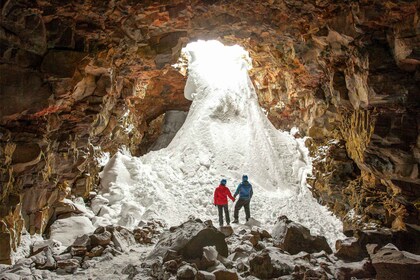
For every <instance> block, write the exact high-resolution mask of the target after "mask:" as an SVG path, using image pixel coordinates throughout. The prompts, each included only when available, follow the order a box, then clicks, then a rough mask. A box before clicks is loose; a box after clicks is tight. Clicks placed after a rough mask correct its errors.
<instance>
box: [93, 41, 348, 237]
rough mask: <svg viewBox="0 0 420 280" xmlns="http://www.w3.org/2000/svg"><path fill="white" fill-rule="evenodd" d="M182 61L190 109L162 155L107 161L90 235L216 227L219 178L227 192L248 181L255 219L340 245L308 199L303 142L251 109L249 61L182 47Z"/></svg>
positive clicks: (224, 50) (240, 52)
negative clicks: (302, 229) (148, 223)
mask: <svg viewBox="0 0 420 280" xmlns="http://www.w3.org/2000/svg"><path fill="white" fill-rule="evenodd" d="M184 51H185V53H186V55H187V56H188V58H189V68H188V69H189V76H188V80H187V84H186V87H185V96H186V98H189V99H191V100H193V103H192V105H191V108H190V111H189V113H188V116H187V118H186V120H185V122H184V124H183V126H182V127H181V128H180V130H179V131H178V133H177V134H176V136H175V137H174V138H173V140H172V142H171V143H170V144H169V146H168V147H166V148H163V149H160V150H158V151H152V152H150V153H148V154H146V155H144V156H142V157H133V156H131V155H130V154H129V153H127V152H124V151H121V152H119V153H117V154H116V155H115V156H114V157H113V158H112V159H110V161H109V162H108V163H107V165H106V166H105V168H104V171H103V172H102V174H101V178H102V190H101V192H100V195H98V196H97V197H96V198H95V199H94V200H93V201H92V210H93V211H94V212H95V214H97V215H98V216H99V217H97V218H96V219H95V220H94V226H98V225H106V224H120V225H124V226H128V227H133V226H135V225H137V224H138V222H139V221H140V220H146V219H150V218H158V219H162V220H164V221H165V222H166V223H168V224H169V225H177V224H180V223H181V222H183V221H185V220H186V219H187V218H188V216H190V215H193V216H196V217H199V218H201V219H212V220H213V221H214V222H216V220H217V214H216V212H217V211H216V208H215V207H214V206H213V192H214V189H215V187H217V186H218V184H219V182H220V180H221V179H222V178H225V179H227V186H228V187H229V188H230V190H231V191H232V192H234V191H235V189H236V186H237V185H238V183H240V180H241V177H242V175H243V174H247V175H248V176H249V181H250V183H251V184H252V185H253V187H254V197H253V198H252V201H251V216H252V217H253V218H255V219H257V220H258V221H260V222H262V223H264V224H267V225H270V224H273V223H274V222H275V221H276V218H277V217H279V216H280V215H286V216H287V217H289V218H290V219H291V220H294V221H296V222H298V223H301V224H303V225H305V226H306V227H308V228H310V229H311V232H312V233H313V234H316V235H323V236H325V237H326V238H327V239H328V240H329V242H330V244H331V243H332V242H335V240H336V239H337V238H342V237H343V235H342V233H341V229H342V224H341V222H340V221H339V220H338V219H337V218H335V217H333V216H332V215H331V213H330V212H328V211H327V210H326V208H325V207H322V206H321V205H319V204H318V203H317V202H316V200H315V199H314V198H313V197H312V195H311V193H310V191H309V190H308V189H307V184H306V175H307V173H308V172H310V171H311V168H312V167H311V161H310V158H309V157H308V152H307V150H306V148H305V146H304V144H303V140H299V139H295V138H294V137H293V136H292V135H290V134H289V133H287V132H282V131H278V130H276V129H275V128H274V127H273V125H272V124H271V123H270V122H269V121H268V119H267V118H266V116H265V115H264V113H263V111H262V110H261V108H260V107H259V104H258V100H257V95H256V93H255V89H254V87H253V85H252V83H251V81H250V78H249V76H248V69H249V67H250V58H249V55H248V53H247V52H246V51H245V50H244V49H243V48H241V47H239V46H230V47H228V46H224V45H222V44H221V43H219V42H217V41H207V42H205V41H198V42H195V43H190V44H189V45H188V46H187V47H186V48H185V49H184ZM230 206H233V205H230ZM231 209H232V210H231V215H232V214H233V213H232V212H233V207H231ZM241 215H242V216H241ZM241 218H243V213H240V220H241Z"/></svg>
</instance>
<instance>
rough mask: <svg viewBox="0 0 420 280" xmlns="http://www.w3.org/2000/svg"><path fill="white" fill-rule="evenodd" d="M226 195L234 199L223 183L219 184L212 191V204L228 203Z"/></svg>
mask: <svg viewBox="0 0 420 280" xmlns="http://www.w3.org/2000/svg"><path fill="white" fill-rule="evenodd" d="M227 197H229V198H230V199H231V200H232V201H235V199H234V198H233V196H232V194H231V193H230V190H229V189H228V188H227V187H226V186H223V185H219V186H218V187H217V188H216V190H215V191H214V204H216V205H225V204H227V203H228V200H227Z"/></svg>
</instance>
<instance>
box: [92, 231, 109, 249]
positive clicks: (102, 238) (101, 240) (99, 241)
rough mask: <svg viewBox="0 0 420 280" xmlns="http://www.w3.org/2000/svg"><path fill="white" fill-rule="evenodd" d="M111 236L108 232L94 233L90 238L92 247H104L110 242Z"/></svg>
mask: <svg viewBox="0 0 420 280" xmlns="http://www.w3.org/2000/svg"><path fill="white" fill-rule="evenodd" d="M111 238H112V234H111V233H110V232H109V231H104V232H102V233H94V234H92V235H91V236H90V240H91V244H92V246H97V245H101V246H105V245H108V244H109V243H110V242H111Z"/></svg>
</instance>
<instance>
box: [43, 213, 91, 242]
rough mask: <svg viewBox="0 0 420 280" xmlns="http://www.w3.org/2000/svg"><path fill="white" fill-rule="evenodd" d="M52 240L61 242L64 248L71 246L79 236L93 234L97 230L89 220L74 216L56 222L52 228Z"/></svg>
mask: <svg viewBox="0 0 420 280" xmlns="http://www.w3.org/2000/svg"><path fill="white" fill-rule="evenodd" d="M50 230H51V234H50V238H51V239H55V240H57V241H60V242H61V243H62V244H63V245H64V246H70V245H71V244H73V242H74V241H75V240H76V238H77V237H78V236H81V235H83V234H90V233H92V232H93V231H94V230H95V228H94V227H93V225H92V222H91V221H90V220H89V218H87V217H85V216H72V217H69V218H66V219H59V220H56V221H55V222H54V223H53V224H52V225H51V227H50Z"/></svg>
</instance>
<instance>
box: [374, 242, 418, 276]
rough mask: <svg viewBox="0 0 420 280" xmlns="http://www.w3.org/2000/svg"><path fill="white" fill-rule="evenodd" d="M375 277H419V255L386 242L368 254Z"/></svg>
mask: <svg viewBox="0 0 420 280" xmlns="http://www.w3.org/2000/svg"><path fill="white" fill-rule="evenodd" d="M370 257H371V259H372V264H373V266H374V267H375V270H376V279H378V280H385V279H400V280H409V279H410V280H411V279H420V256H419V255H414V254H411V253H409V252H405V251H400V250H398V248H397V247H395V246H394V245H392V244H388V245H386V246H384V247H383V248H381V249H379V250H378V251H377V252H376V253H375V252H372V253H371V255H370Z"/></svg>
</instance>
